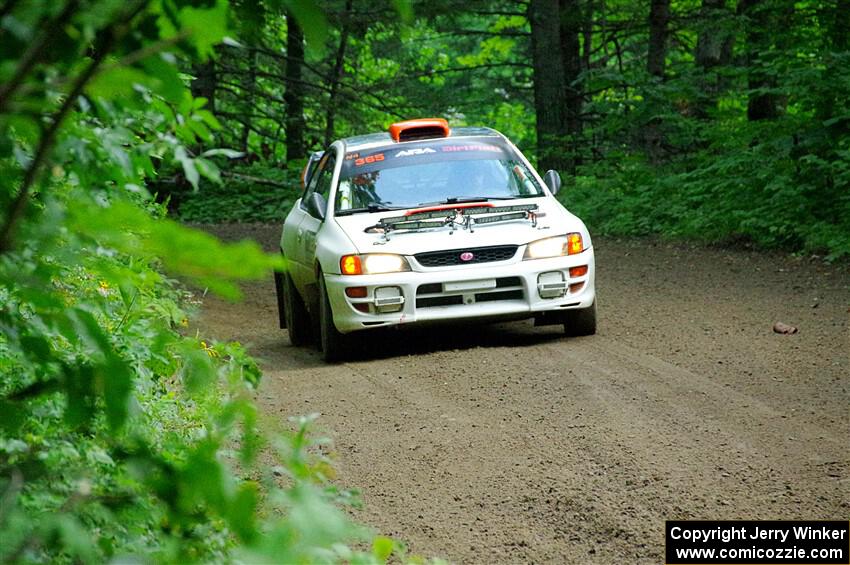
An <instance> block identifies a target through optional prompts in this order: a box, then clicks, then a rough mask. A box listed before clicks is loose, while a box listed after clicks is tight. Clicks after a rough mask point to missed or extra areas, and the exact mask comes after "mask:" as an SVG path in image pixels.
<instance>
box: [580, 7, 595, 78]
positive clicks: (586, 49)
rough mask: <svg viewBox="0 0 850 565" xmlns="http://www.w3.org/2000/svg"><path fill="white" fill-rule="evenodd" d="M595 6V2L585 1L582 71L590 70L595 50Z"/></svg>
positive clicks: (582, 33) (582, 31)
mask: <svg viewBox="0 0 850 565" xmlns="http://www.w3.org/2000/svg"><path fill="white" fill-rule="evenodd" d="M593 5H594V0H585V2H584V22H583V23H582V29H581V35H582V38H581V40H582V51H581V61H582V69H583V70H585V71H586V70H588V69H590V54H591V52H592V50H593Z"/></svg>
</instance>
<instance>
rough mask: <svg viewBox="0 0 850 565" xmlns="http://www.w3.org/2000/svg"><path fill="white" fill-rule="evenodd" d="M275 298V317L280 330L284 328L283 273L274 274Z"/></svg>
mask: <svg viewBox="0 0 850 565" xmlns="http://www.w3.org/2000/svg"><path fill="white" fill-rule="evenodd" d="M274 288H275V296H277V315H278V319H279V323H280V327H281V329H285V328H286V306H285V305H284V302H283V273H281V272H280V271H275V272H274Z"/></svg>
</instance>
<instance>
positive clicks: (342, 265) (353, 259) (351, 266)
mask: <svg viewBox="0 0 850 565" xmlns="http://www.w3.org/2000/svg"><path fill="white" fill-rule="evenodd" d="M339 269H340V271H341V272H342V274H343V275H360V274H362V273H363V267H362V266H361V264H360V256H359V255H343V256H342V258H341V259H340V260H339Z"/></svg>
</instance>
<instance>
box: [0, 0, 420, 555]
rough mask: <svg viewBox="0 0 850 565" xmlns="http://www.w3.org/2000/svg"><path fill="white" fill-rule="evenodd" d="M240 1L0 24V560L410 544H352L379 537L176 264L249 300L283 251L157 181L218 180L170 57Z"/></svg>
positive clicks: (205, 47)
mask: <svg viewBox="0 0 850 565" xmlns="http://www.w3.org/2000/svg"><path fill="white" fill-rule="evenodd" d="M4 10H5V6H4ZM227 13H228V7H227V4H226V3H224V2H222V1H220V0H219V1H214V2H189V1H180V0H160V1H157V2H143V1H139V2H132V1H131V2H116V1H114V0H102V1H93V2H81V3H78V2H72V1H69V2H67V3H52V2H41V3H32V2H25V3H18V4H17V5H10V13H9V14H8V15H6V17H4V18H3V19H2V26H3V29H0V47H2V48H0V178H2V179H3V184H2V186H0V200H2V202H3V206H2V210H3V214H2V217H0V413H2V415H3V416H2V418H0V539H2V543H0V562H16V563H18V562H20V563H47V562H50V563H54V562H58V563H63V562H105V561H109V560H127V559H138V558H144V559H149V560H151V561H153V562H195V561H205V562H206V561H229V560H234V559H240V560H244V561H261V562H268V561H280V560H281V559H283V560H285V561H287V562H337V561H343V560H345V561H348V562H352V563H378V562H384V561H386V560H387V559H388V558H389V557H390V555H391V554H394V555H398V556H401V558H405V556H404V552H403V548H402V547H401V546H398V545H392V544H390V543H389V542H387V541H386V540H384V539H383V538H377V539H376V540H375V541H374V542H373V548H372V549H371V550H364V551H357V550H353V549H351V548H349V547H348V546H347V545H346V543H348V542H351V541H362V542H365V543H368V541H369V537H370V536H369V534H368V533H367V532H365V531H364V530H363V529H362V528H360V527H357V526H356V525H354V524H353V523H352V522H351V521H350V520H349V519H348V518H347V515H346V514H345V513H344V512H343V511H342V510H341V509H340V507H339V506H340V504H341V503H342V502H343V501H345V500H349V499H350V497H349V496H347V495H346V493H340V492H338V491H337V490H336V489H334V488H332V487H330V486H329V484H328V483H327V479H328V472H327V470H328V469H330V462H329V461H327V460H325V459H323V458H322V457H321V456H320V455H318V454H317V451H318V450H317V449H316V447H317V445H318V442H319V440H316V439H313V438H312V437H311V435H310V434H309V424H310V421H311V420H310V419H309V418H308V419H301V420H298V421H295V422H293V427H294V431H289V430H276V429H275V425H274V424H273V423H271V422H261V420H262V417H261V415H260V414H259V413H258V412H257V408H256V406H255V405H254V403H253V401H252V394H253V389H254V387H256V386H257V384H258V382H259V380H260V376H261V375H260V370H259V368H258V366H257V364H256V363H255V362H254V361H253V360H252V359H251V358H250V357H249V356H248V355H247V354H246V352H245V350H244V349H243V348H242V346H241V345H239V344H238V343H218V342H214V341H206V340H202V339H201V338H200V337H199V336H197V335H192V334H191V333H190V332H189V331H188V329H187V328H188V309H191V308H192V306H193V299H192V297H191V295H190V294H189V293H187V292H186V291H185V290H183V289H182V287H181V286H180V284H179V283H177V282H175V280H174V278H172V277H180V278H181V279H183V280H189V281H192V282H193V283H194V284H196V285H199V286H202V287H206V288H209V289H210V290H212V291H214V292H217V293H219V294H221V295H223V296H225V297H229V298H236V297H237V296H238V287H237V283H238V282H239V281H240V280H244V279H251V278H258V277H261V276H269V275H270V273H271V270H272V269H274V268H282V266H283V265H282V264H281V262H280V259H279V258H277V257H274V256H267V255H265V254H263V253H262V252H261V251H260V249H259V248H258V246H257V245H256V244H254V243H244V242H243V243H237V244H231V245H225V244H222V243H221V242H219V241H217V240H216V239H214V238H212V237H210V236H209V235H207V234H204V233H201V232H197V231H193V230H191V229H188V228H186V227H183V226H181V225H179V224H177V223H175V222H174V221H171V220H169V219H167V218H165V210H164V208H163V207H162V206H161V205H157V204H155V203H154V202H153V199H152V197H151V195H150V194H149V192H148V190H147V188H146V185H147V183H148V181H149V180H151V179H153V178H156V177H157V176H158V175H159V174H160V173H161V172H162V171H164V170H168V169H169V168H179V170H181V171H182V174H183V175H184V177H185V179H186V181H187V182H188V183H190V184H191V185H195V186H197V185H198V183H199V182H200V181H201V179H202V178H206V179H208V180H210V181H211V182H215V181H217V180H219V178H220V171H219V169H218V167H217V166H216V165H215V159H216V157H217V156H218V154H219V153H222V152H221V151H211V152H206V153H201V152H200V151H199V150H198V147H199V145H200V144H201V143H203V142H209V141H210V140H211V139H212V137H211V136H212V132H213V131H214V130H216V129H217V128H218V127H219V124H218V121H217V120H216V118H215V117H214V116H213V115H212V114H211V113H210V112H208V111H207V110H205V109H204V101H203V100H198V99H193V98H192V96H191V95H190V94H189V92H188V89H187V87H186V84H185V82H184V78H183V77H182V76H181V75H180V73H179V72H178V66H177V65H178V62H179V58H181V57H185V58H203V57H206V56H208V55H209V53H210V51H211V47H212V46H213V45H215V44H216V43H217V42H218V41H220V40H221V39H222V36H223V35H224V34H225V33H226V31H227V29H226V26H225V24H226V22H227V18H228V16H227ZM224 153H226V152H224ZM260 452H263V453H265V454H267V455H268V457H272V458H274V459H275V460H276V461H277V462H278V463H279V468H280V469H283V470H284V473H285V474H286V477H285V480H283V481H281V482H278V480H277V479H276V478H275V476H274V475H273V474H271V473H270V469H269V468H268V466H267V465H260V464H259V463H258V454H259V453H260ZM236 469H238V472H237V471H236ZM391 545H392V547H391Z"/></svg>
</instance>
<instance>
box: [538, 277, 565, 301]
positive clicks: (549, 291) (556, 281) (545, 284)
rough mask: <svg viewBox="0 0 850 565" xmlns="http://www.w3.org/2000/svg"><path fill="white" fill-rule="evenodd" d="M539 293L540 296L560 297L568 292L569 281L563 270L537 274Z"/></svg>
mask: <svg viewBox="0 0 850 565" xmlns="http://www.w3.org/2000/svg"><path fill="white" fill-rule="evenodd" d="M537 293H538V294H539V295H540V298H560V297H562V296H564V294H566V293H567V281H566V280H564V273H562V272H561V271H549V272H548V273H540V274H539V275H537Z"/></svg>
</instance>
